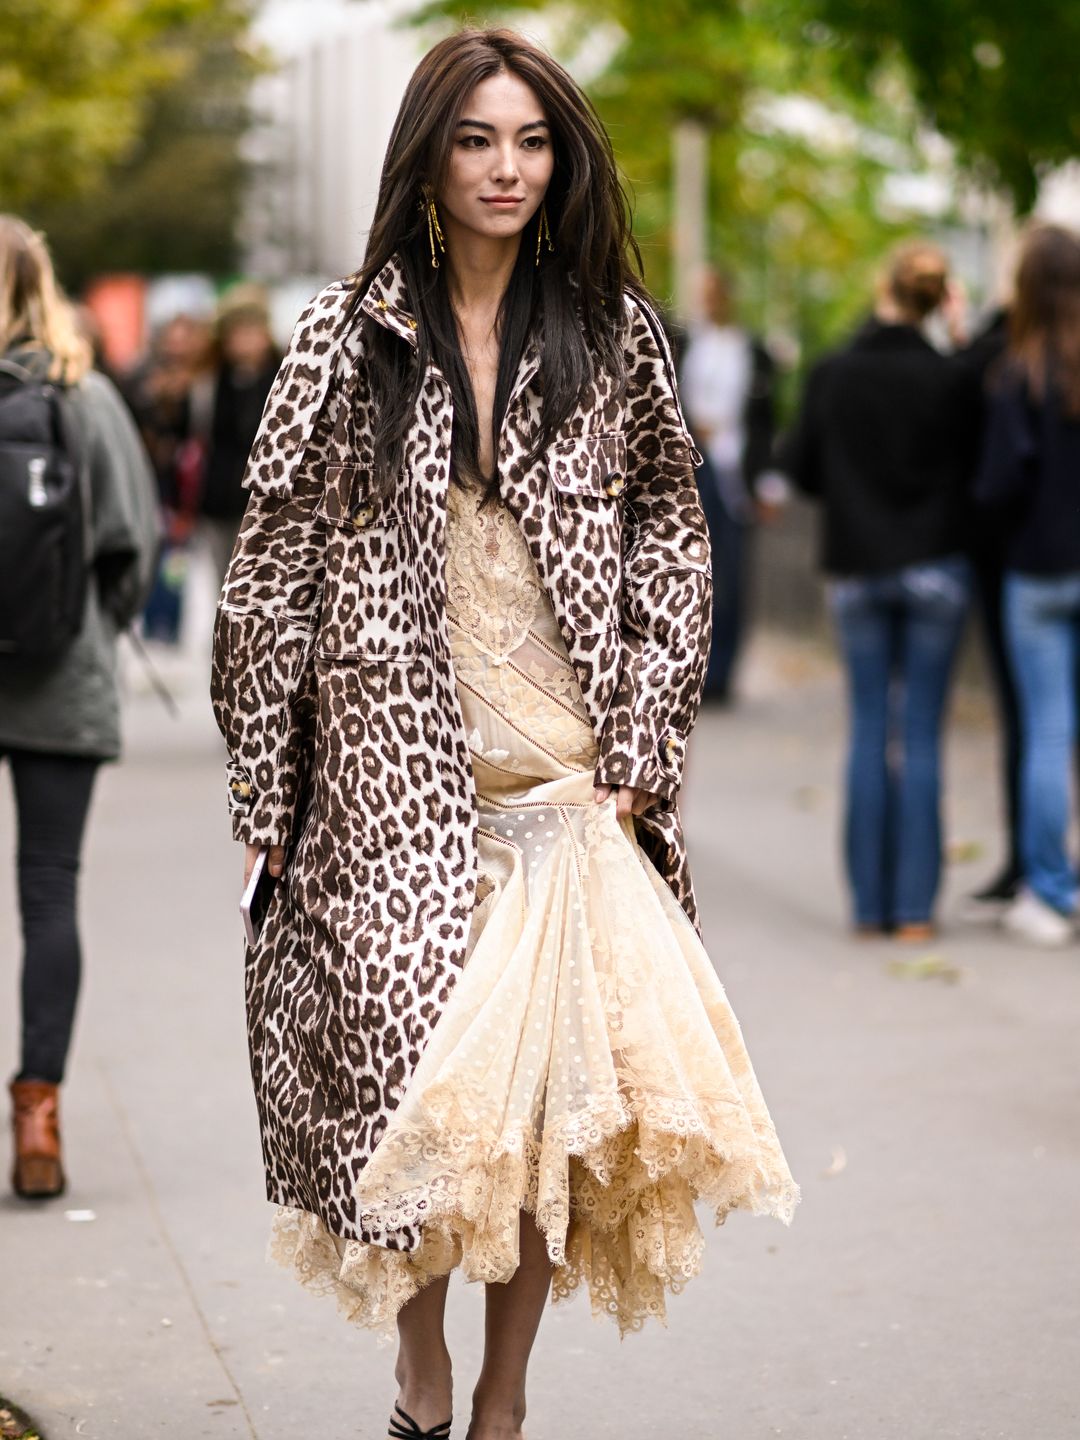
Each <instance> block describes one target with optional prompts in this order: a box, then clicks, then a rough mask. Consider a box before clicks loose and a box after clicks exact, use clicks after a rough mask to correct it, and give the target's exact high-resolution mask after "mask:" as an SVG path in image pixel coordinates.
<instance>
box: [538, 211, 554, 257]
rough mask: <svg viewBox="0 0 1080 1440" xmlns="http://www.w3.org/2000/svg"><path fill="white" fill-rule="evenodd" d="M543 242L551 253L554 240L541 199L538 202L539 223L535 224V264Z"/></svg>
mask: <svg viewBox="0 0 1080 1440" xmlns="http://www.w3.org/2000/svg"><path fill="white" fill-rule="evenodd" d="M545 243H546V244H547V248H548V253H549V254H553V253H554V250H555V244H554V242H553V240H552V238H551V229H550V227H549V226H548V218H547V206H546V205H545V204H544V203H543V201H541V203H540V223H539V225H537V227H536V263H537V265H539V264H540V251H541V249H542V248H543V246H544V244H545Z"/></svg>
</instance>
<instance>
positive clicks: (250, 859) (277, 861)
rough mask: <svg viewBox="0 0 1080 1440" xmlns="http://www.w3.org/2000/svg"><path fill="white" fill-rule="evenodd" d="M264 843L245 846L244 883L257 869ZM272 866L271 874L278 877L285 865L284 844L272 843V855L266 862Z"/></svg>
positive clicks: (245, 883)
mask: <svg viewBox="0 0 1080 1440" xmlns="http://www.w3.org/2000/svg"><path fill="white" fill-rule="evenodd" d="M264 848H265V847H264V846H262V845H245V846H244V885H245V886H246V885H247V883H248V881H249V880H250V879H251V872H252V870H254V869H255V861H256V860H257V859H258V858H259V851H260V850H262V849H264ZM266 863H267V864H268V865H269V867H270V874H271V875H273V876H274V878H275V879H277V878H278V877H279V876H280V874H281V872H282V869H283V868H284V865H285V847H284V845H271V846H270V855H269V858H268V859H267V862H266Z"/></svg>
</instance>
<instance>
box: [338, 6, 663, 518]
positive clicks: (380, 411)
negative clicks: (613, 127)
mask: <svg viewBox="0 0 1080 1440" xmlns="http://www.w3.org/2000/svg"><path fill="white" fill-rule="evenodd" d="M502 72H509V73H510V74H512V75H515V76H517V77H518V79H520V80H523V81H524V82H525V84H526V85H528V86H529V87H530V89H531V90H532V91H533V92H534V93H535V95H536V97H537V99H538V100H539V101H540V104H541V105H542V107H543V110H544V113H545V116H546V118H547V121H548V123H549V125H550V127H551V136H552V145H553V151H554V170H553V173H552V177H551V183H550V185H549V186H548V190H547V194H546V196H545V205H546V209H547V216H548V224H549V226H550V230H551V237H552V240H553V241H554V250H553V251H552V252H549V251H548V250H547V248H546V247H544V248H543V249H542V251H541V260H540V264H539V265H537V264H536V259H535V257H536V252H537V227H538V226H539V224H540V216H539V212H538V213H537V215H536V216H534V217H533V219H532V220H530V221H529V223H528V225H527V226H526V227H525V230H524V232H523V234H522V238H521V247H520V250H519V253H518V258H517V263H516V265H515V267H514V270H513V273H512V275H511V277H510V282H509V285H508V286H507V289H506V293H505V295H504V296H503V299H502V304H501V307H500V310H499V320H498V335H499V364H498V370H497V375H496V382H495V401H494V413H493V416H492V424H493V426H494V430H495V434H496V436H497V435H498V432H499V429H500V427H501V424H502V418H503V414H504V412H505V410H506V406H507V403H508V401H509V398H510V389H511V386H512V385H513V382H514V376H515V374H516V372H517V368H518V365H519V363H520V360H521V356H522V353H523V351H524V349H525V345H526V342H527V340H528V337H529V334H530V331H534V332H535V335H536V339H537V343H538V345H539V349H540V377H541V385H542V389H543V396H544V409H543V423H542V433H541V434H540V435H539V436H537V437H536V445H535V450H536V451H539V450H541V449H542V448H543V447H544V445H545V444H546V443H547V441H548V440H549V439H550V438H551V436H552V435H553V434H554V433H555V431H556V430H557V429H558V427H559V425H560V424H561V423H562V422H563V421H564V420H565V419H566V417H567V416H568V415H569V414H570V412H571V411H572V410H573V408H574V406H575V404H576V403H577V401H578V399H579V397H580V395H581V391H582V389H583V387H584V386H585V385H586V384H587V383H588V382H589V380H590V379H591V378H592V376H593V374H594V373H595V371H596V369H597V368H598V367H599V368H601V369H610V370H611V371H612V372H613V373H614V374H615V375H616V376H621V373H622V369H623V361H622V346H621V343H620V336H621V333H622V326H623V294H624V292H625V291H627V290H629V291H631V292H632V293H634V294H637V295H640V296H642V297H643V298H644V296H645V290H644V286H643V285H642V282H641V280H640V279H639V276H640V274H641V256H640V253H639V251H638V248H637V245H636V243H635V241H634V238H633V235H632V233H631V220H630V206H629V202H628V200H627V197H626V194H625V192H624V190H623V187H622V184H621V182H620V180H619V175H618V171H617V169H616V166H615V156H614V153H613V151H612V148H611V141H610V140H609V139H608V136H607V132H606V131H605V130H604V127H603V124H602V122H601V120H600V118H599V116H598V115H597V113H596V111H595V109H594V108H593V106H592V103H591V102H590V101H589V99H588V98H587V97H586V96H585V95H584V94H583V92H582V91H581V89H580V88H579V87H578V85H577V84H576V83H575V81H574V80H573V79H572V78H571V77H570V75H568V74H567V72H566V71H565V70H564V69H563V68H562V66H561V65H559V64H557V63H556V61H554V60H553V59H552V58H551V56H550V55H548V54H547V53H546V52H545V51H544V50H542V49H540V47H539V46H537V45H534V44H532V43H531V42H530V41H528V40H526V39H525V38H524V37H523V36H521V35H518V34H516V33H515V32H514V31H512V30H461V31H459V32H458V33H456V34H454V35H451V36H448V37H447V38H446V39H445V40H441V41H440V42H439V43H438V44H437V45H435V46H434V47H433V48H432V49H431V50H429V51H428V53H427V54H426V55H425V56H424V58H423V60H421V62H420V64H419V65H418V66H417V68H416V70H415V72H414V73H413V76H412V79H411V80H410V81H409V84H408V87H407V88H406V91H405V96H404V99H403V100H402V102H401V108H400V110H399V111H398V116H397V120H396V121H395V123H394V129H393V133H392V134H391V136H390V144H389V146H388V147H387V151H386V159H385V160H384V162H383V169H382V176H381V179H380V182H379V198H378V203H377V205H376V208H375V218H374V220H373V222H372V226H371V233H370V235H369V237H368V244H367V251H366V254H365V257H364V264H363V267H362V268H361V269H360V271H359V272H358V273H357V275H356V276H355V277H354V280H355V285H354V292H353V299H352V304H351V306H350V309H349V317H348V319H347V321H346V323H350V322H351V320H352V317H353V316H354V315H355V313H356V309H357V306H358V305H359V303H360V300H361V299H362V298H363V296H364V294H365V292H366V291H367V289H368V287H369V286H370V284H371V282H372V281H373V280H374V278H375V277H376V275H378V273H379V271H380V270H382V268H383V267H384V265H386V263H387V261H389V260H390V259H391V258H392V257H393V256H395V255H396V256H398V258H399V259H400V261H401V264H402V266H403V268H404V272H405V277H406V283H407V286H408V294H409V301H410V304H411V305H412V307H413V312H414V314H415V316H416V319H417V322H418V325H417V352H416V354H415V356H414V354H413V352H412V348H411V347H410V346H409V345H408V344H406V342H404V341H403V340H401V339H400V338H399V337H397V336H396V335H394V334H392V333H391V332H390V331H388V330H387V329H386V328H385V327H384V326H382V325H379V324H378V323H377V322H376V321H373V320H372V319H371V318H370V317H368V316H365V317H364V320H363V327H364V332H365V346H364V349H365V355H366V358H367V370H368V383H369V385H370V393H371V400H372V415H373V424H374V444H375V478H376V484H377V486H378V487H379V488H380V489H382V490H384V491H385V490H387V489H389V488H391V487H392V486H393V485H394V483H395V481H396V477H397V475H398V472H399V470H400V468H401V464H402V458H403V451H404V444H405V437H406V435H407V433H408V429H409V425H410V423H411V421H412V417H413V411H414V409H415V406H416V403H417V400H418V398H419V394H420V387H421V385H422V383H423V377H424V372H425V370H426V368H427V365H428V363H429V362H431V361H434V362H435V364H437V365H438V366H439V368H440V369H441V370H442V372H443V374H444V375H445V376H446V377H447V380H448V381H449V384H450V390H451V394H452V396H453V402H454V433H453V441H452V464H453V469H454V473H455V475H456V477H457V478H459V479H464V478H466V477H477V476H479V475H480V461H479V451H480V431H479V422H478V419H477V414H476V405H475V402H474V399H473V392H472V386H471V383H470V381H469V375H468V370H467V369H466V366H465V361H464V357H463V355H462V350H461V344H460V340H459V336H458V330H457V323H456V320H455V318H454V313H453V309H452V306H451V303H450V294H449V291H448V288H447V283H446V266H445V265H442V266H440V267H439V268H438V269H435V268H434V267H433V266H432V264H431V256H430V253H429V242H428V231H427V221H426V217H425V215H424V211H423V207H422V205H421V200H422V197H423V193H424V189H425V187H429V188H430V189H433V190H435V191H437V190H438V189H439V187H440V185H441V182H442V180H443V179H444V178H445V176H446V174H447V171H448V169H449V165H450V157H451V152H452V147H453V143H454V136H455V131H456V128H457V123H458V120H459V119H460V118H461V115H462V114H463V113H464V105H465V101H466V100H467V98H468V97H469V95H470V94H471V93H472V91H473V89H474V87H475V86H476V85H478V84H479V83H480V82H481V81H482V80H486V79H488V78H489V77H490V76H492V75H498V74H500V73H502Z"/></svg>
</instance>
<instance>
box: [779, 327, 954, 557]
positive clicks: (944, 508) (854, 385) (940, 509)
mask: <svg viewBox="0 0 1080 1440" xmlns="http://www.w3.org/2000/svg"><path fill="white" fill-rule="evenodd" d="M961 385H962V375H961V370H960V367H959V366H958V364H957V363H956V362H955V360H953V359H951V358H950V357H948V356H945V355H942V354H940V353H939V352H938V351H937V350H935V349H934V347H933V346H932V345H931V344H930V343H929V342H928V341H927V340H925V339H924V338H923V336H922V335H921V334H920V333H919V331H918V330H917V329H915V328H914V327H913V326H909V325H885V324H882V323H881V322H880V321H878V320H870V321H868V322H867V323H866V324H865V325H864V326H863V327H862V329H861V330H859V331H858V333H857V334H856V335H855V336H854V338H853V339H852V340H851V341H850V342H849V343H848V344H847V345H846V346H845V347H844V348H843V349H842V350H839V351H837V352H835V353H834V354H832V355H829V356H826V357H825V359H824V360H822V361H820V362H819V364H818V365H817V366H816V367H815V368H814V369H813V370H812V371H811V373H810V378H809V380H808V381H807V385H806V393H805V395H804V397H803V406H802V411H801V414H800V416H799V419H798V422H797V424H796V425H795V426H794V428H793V430H792V431H791V432H790V434H789V435H788V437H787V439H786V441H785V444H784V445H783V447H782V449H781V454H780V464H781V468H782V469H784V470H785V471H786V472H787V473H788V474H789V475H790V476H791V478H792V480H793V481H794V482H795V484H796V485H798V486H799V488H800V489H801V490H803V491H805V492H806V493H807V494H808V495H812V496H815V497H816V498H818V499H819V500H821V501H822V503H823V506H824V524H823V532H824V533H823V543H822V564H823V566H824V568H825V569H826V570H827V571H829V572H830V573H832V574H834V575H874V574H881V573H883V572H886V571H890V570H899V569H902V568H903V567H904V566H906V565H914V564H918V563H920V562H921V561H925V560H933V559H937V558H940V557H942V556H945V555H952V554H956V553H957V552H959V551H960V550H962V549H963V529H964V523H963V522H964V508H965V495H964V492H965V477H966V467H965V463H964V462H965V445H964V429H965V427H964V425H963V423H962V422H961V417H960V409H959V407H960V404H961V397H960V388H961Z"/></svg>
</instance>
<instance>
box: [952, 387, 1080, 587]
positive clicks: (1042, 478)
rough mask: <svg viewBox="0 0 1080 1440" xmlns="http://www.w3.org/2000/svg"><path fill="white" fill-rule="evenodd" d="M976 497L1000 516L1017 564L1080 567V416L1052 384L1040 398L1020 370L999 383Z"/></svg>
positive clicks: (1057, 571) (1055, 569)
mask: <svg viewBox="0 0 1080 1440" xmlns="http://www.w3.org/2000/svg"><path fill="white" fill-rule="evenodd" d="M975 498H976V500H978V501H980V502H982V504H984V505H986V506H988V507H990V509H991V511H992V513H994V514H995V515H996V516H997V517H998V519H999V528H1000V530H1001V532H1002V533H1003V534H1004V535H1005V537H1006V538H1005V564H1006V566H1007V567H1008V568H1009V569H1010V570H1018V571H1020V572H1021V573H1023V574H1029V575H1064V574H1069V573H1074V572H1080V419H1072V418H1069V417H1068V416H1066V415H1065V414H1064V412H1063V408H1062V405H1061V401H1060V398H1059V397H1058V396H1057V395H1056V394H1055V392H1054V390H1053V389H1052V388H1051V390H1050V394H1049V398H1048V399H1047V401H1045V402H1043V403H1039V402H1036V401H1035V400H1034V399H1033V398H1032V396H1031V394H1030V391H1029V389H1028V385H1027V382H1026V380H1025V379H1024V378H1023V376H1022V375H1020V374H1019V373H1017V372H1016V371H1015V370H1011V371H1010V370H1007V371H1006V372H1005V373H1004V374H1003V376H1002V378H1001V379H1000V381H999V382H998V384H996V385H995V386H994V387H993V389H992V391H991V394H990V397H989V400H988V402H987V412H986V430H985V434H984V437H983V448H982V460H981V464H980V466H979V473H978V476H977V478H976V481H975Z"/></svg>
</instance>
